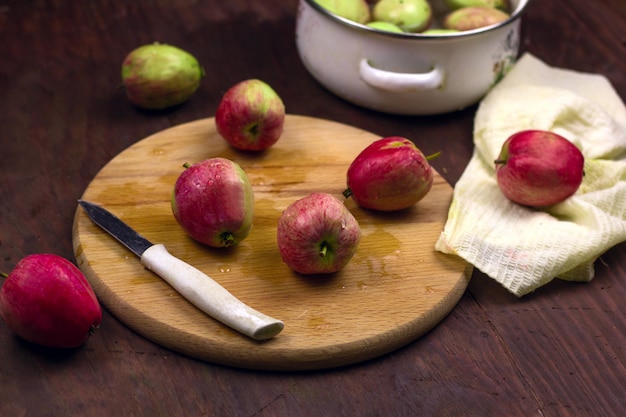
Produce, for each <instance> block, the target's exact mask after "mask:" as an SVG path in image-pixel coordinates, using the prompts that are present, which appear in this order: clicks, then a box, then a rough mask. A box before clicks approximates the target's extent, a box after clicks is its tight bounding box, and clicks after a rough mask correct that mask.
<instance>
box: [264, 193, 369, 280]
mask: <svg viewBox="0 0 626 417" xmlns="http://www.w3.org/2000/svg"><path fill="white" fill-rule="evenodd" d="M276 233H277V241H278V249H279V251H280V256H281V258H282V260H283V262H285V263H286V264H287V266H289V267H290V268H291V269H293V270H294V271H296V272H298V273H300V274H329V273H333V272H338V271H340V270H341V269H343V268H344V267H345V266H346V265H347V264H348V263H349V262H350V260H351V259H352V257H353V256H354V254H355V253H356V250H357V247H358V245H359V241H360V239H361V228H360V226H359V223H358V222H357V220H356V219H355V217H354V216H353V215H352V213H350V211H349V210H348V209H347V208H346V206H345V205H344V204H343V202H342V201H341V200H339V199H338V198H336V197H334V196H332V195H331V194H328V193H322V192H314V193H311V194H309V195H307V196H306V197H303V198H301V199H299V200H296V201H295V202H293V203H291V204H290V205H289V206H288V207H287V208H286V209H285V210H284V211H283V212H282V214H281V216H280V218H279V220H278V228H277V232H276Z"/></svg>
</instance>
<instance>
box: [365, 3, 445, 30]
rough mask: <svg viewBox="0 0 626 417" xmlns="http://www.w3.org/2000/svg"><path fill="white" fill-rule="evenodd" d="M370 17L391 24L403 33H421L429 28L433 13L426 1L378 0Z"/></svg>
mask: <svg viewBox="0 0 626 417" xmlns="http://www.w3.org/2000/svg"><path fill="white" fill-rule="evenodd" d="M372 17H373V19H374V20H382V21H384V22H390V23H393V24H395V25H397V26H399V27H400V28H401V29H402V30H403V31H405V32H421V31H423V30H425V29H427V28H428V26H430V24H431V22H432V20H433V12H432V9H431V7H430V4H429V3H428V1H427V0H380V1H379V2H377V3H376V4H375V5H374V8H373V10H372Z"/></svg>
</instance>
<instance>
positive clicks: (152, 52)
mask: <svg viewBox="0 0 626 417" xmlns="http://www.w3.org/2000/svg"><path fill="white" fill-rule="evenodd" d="M203 76H204V70H203V69H202V67H201V66H200V64H199V63H198V60H197V59H196V58H195V57H194V56H193V55H191V54H190V53H189V52H187V51H184V50H182V49H180V48H178V47H176V46H172V45H167V44H162V43H158V42H155V43H152V44H148V45H143V46H140V47H139V48H137V49H135V50H133V51H131V52H130V53H129V54H128V55H127V56H126V58H124V61H123V62H122V82H123V84H124V88H125V89H126V95H127V96H128V99H129V100H130V102H131V103H133V104H134V105H135V106H137V107H140V108H143V109H149V110H161V109H165V108H168V107H172V106H175V105H177V104H181V103H183V102H185V101H187V100H188V99H189V98H191V96H192V95H193V94H194V93H195V92H196V90H197V89H198V87H200V80H201V79H202V77H203Z"/></svg>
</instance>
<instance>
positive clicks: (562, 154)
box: [495, 130, 585, 207]
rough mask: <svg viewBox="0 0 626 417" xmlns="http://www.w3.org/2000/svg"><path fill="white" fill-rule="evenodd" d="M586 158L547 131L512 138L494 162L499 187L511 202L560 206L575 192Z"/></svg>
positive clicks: (563, 139)
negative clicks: (559, 204)
mask: <svg viewBox="0 0 626 417" xmlns="http://www.w3.org/2000/svg"><path fill="white" fill-rule="evenodd" d="M584 164H585V158H584V157H583V154H582V153H581V151H580V150H579V149H578V148H577V147H576V146H575V145H574V144H573V143H572V142H570V141H569V140H567V139H565V138H564V137H562V136H560V135H558V134H556V133H554V132H550V131H545V130H524V131H521V132H517V133H515V134H513V135H511V136H510V137H509V138H508V139H507V140H506V141H505V142H504V143H503V144H502V149H501V151H500V155H499V156H498V159H496V160H495V166H496V176H497V182H498V186H499V187H500V190H502V193H503V194H504V195H505V196H506V197H507V198H508V199H509V200H511V201H513V202H515V203H518V204H521V205H524V206H530V207H545V206H551V205H553V204H556V203H559V202H561V201H563V200H565V199H566V198H568V197H569V196H571V195H572V194H574V193H575V192H576V190H578V187H580V184H581V183H582V180H583V176H584Z"/></svg>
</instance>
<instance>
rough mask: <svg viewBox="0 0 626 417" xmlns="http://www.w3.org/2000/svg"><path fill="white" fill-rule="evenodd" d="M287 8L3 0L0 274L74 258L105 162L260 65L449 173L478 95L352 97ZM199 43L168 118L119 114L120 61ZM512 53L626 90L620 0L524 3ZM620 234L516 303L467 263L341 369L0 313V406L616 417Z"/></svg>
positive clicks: (325, 107)
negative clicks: (84, 207)
mask: <svg viewBox="0 0 626 417" xmlns="http://www.w3.org/2000/svg"><path fill="white" fill-rule="evenodd" d="M296 8H297V1H296V0H265V1H256V2H249V1H245V0H230V1H228V2H226V1H216V0H214V1H197V0H178V1H169V0H168V1H166V0H136V1H120V0H118V1H114V0H109V1H104V0H91V1H70V0H50V1H42V0H5V1H3V2H0V144H1V146H0V253H1V262H0V269H1V270H4V271H10V270H11V269H12V268H13V266H14V265H15V264H16V263H17V262H18V260H19V259H21V258H22V257H24V256H25V255H27V254H30V253H42V252H51V253H56V254H59V255H61V256H64V257H67V258H68V259H71V260H73V259H74V255H73V252H72V234H71V233H72V232H71V226H72V220H73V216H74V212H75V210H76V200H77V198H79V197H80V196H81V194H82V192H83V190H84V189H85V187H86V186H87V184H88V183H89V182H90V180H91V179H92V178H93V177H94V175H95V174H96V173H97V172H98V171H99V169H100V168H101V167H102V166H103V165H104V164H105V163H106V162H107V161H109V160H110V159H111V158H113V157H114V156H115V155H117V154H118V153H119V152H121V151H122V150H124V149H125V148H127V147H128V146H129V145H131V144H133V143H134V142H136V141H138V140H139V139H142V138H144V137H146V136H148V135H150V134H152V133H155V132H157V131H160V130H162V129H164V128H168V127H171V126H174V125H178V124H180V123H184V122H188V121H192V120H196V119H200V118H205V117H210V116H212V115H213V114H214V112H215V109H216V106H217V104H218V101H219V99H220V97H221V94H222V93H223V92H224V90H225V89H226V88H227V87H229V86H230V85H232V84H234V83H235V82H237V81H240V80H242V79H245V78H251V77H257V78H261V79H264V80H266V81H267V82H269V83H270V84H271V85H273V86H274V87H275V88H276V90H277V91H278V92H279V93H280V94H281V96H282V97H283V99H284V101H285V103H286V104H287V108H288V112H289V113H294V114H303V115H308V116H315V117H320V118H326V119H332V120H336V121H339V122H342V123H346V124H349V125H354V126H358V127H361V128H363V129H366V130H369V131H372V132H375V133H377V134H380V135H381V136H382V135H392V134H393V135H403V136H406V137H408V138H411V139H412V140H414V141H415V142H416V143H417V145H418V146H419V147H420V148H422V149H423V150H424V151H425V153H429V152H430V153H432V152H434V151H437V150H442V151H443V155H442V156H441V157H440V158H439V159H437V160H435V161H433V165H434V166H435V168H437V170H438V171H439V172H441V173H442V175H444V177H445V178H446V179H447V180H448V181H449V182H450V183H451V184H454V183H455V182H456V181H457V180H458V178H459V177H460V175H461V173H462V172H463V169H464V168H465V165H466V163H467V162H468V160H469V158H470V155H471V152H472V123H473V116H474V114H475V111H476V107H475V106H474V107H471V108H468V109H466V110H464V111H461V112H457V113H453V114H447V115H442V116H434V117H399V116H392V115H385V114H379V113H375V112H371V111H367V110H364V109H360V108H357V107H355V106H353V105H351V104H349V103H346V102H344V101H342V100H340V99H338V98H336V97H335V96H333V95H332V94H330V93H328V92H327V91H326V90H325V89H324V88H322V87H321V86H320V85H319V84H318V83H316V82H315V81H314V80H313V79H312V77H311V76H310V75H309V74H308V73H307V72H306V70H305V69H304V67H303V66H302V64H301V62H300V60H299V58H298V55H297V51H296V48H295V44H294V25H295V17H296ZM155 40H157V41H161V42H167V43H171V44H174V45H177V46H180V47H183V48H184V49H187V50H189V51H190V52H192V53H194V54H195V55H196V56H197V57H198V58H199V60H200V61H201V63H202V65H203V66H204V67H205V69H206V77H205V78H204V80H203V81H202V85H201V87H200V90H199V91H198V93H197V94H196V95H195V96H194V97H193V99H192V100H191V101H189V102H188V103H186V104H185V105H183V106H181V107H178V108H176V109H174V110H172V111H166V112H157V113H149V112H143V111H139V110H137V109H136V108H134V107H132V106H131V105H130V104H129V102H128V100H127V99H126V97H125V96H124V93H123V91H122V90H121V89H120V88H119V85H120V65H121V60H122V59H123V57H124V56H125V55H126V53H127V52H129V51H130V50H131V49H133V48H135V47H137V46H139V45H141V44H144V43H149V42H152V41H155ZM522 49H523V50H524V51H530V52H532V53H533V54H535V55H536V56H538V57H539V58H541V59H542V60H544V61H545V62H547V63H548V64H550V65H554V66H559V67H565V68H571V69H574V70H580V71H585V72H594V73H601V74H604V75H605V76H607V77H608V79H609V80H610V81H611V82H612V83H613V85H614V87H615V89H616V90H617V92H618V93H619V94H620V96H621V97H622V98H624V97H626V60H625V59H624V57H625V56H626V2H624V1H623V0H595V1H593V2H590V1H587V0H534V1H532V2H531V5H530V7H529V8H528V10H527V13H526V15H525V16H524V19H523V35H522ZM625 259H626V245H624V244H621V245H618V246H616V247H614V248H612V249H611V250H609V251H608V252H606V253H605V254H604V255H603V256H602V258H601V260H599V261H598V262H597V263H596V278H595V279H594V280H593V281H592V282H591V283H588V284H574V283H565V282H561V281H558V280H557V281H555V282H553V283H552V284H550V285H548V286H546V287H544V288H542V289H541V290H539V291H537V292H536V293H534V294H532V295H530V296H528V297H525V298H523V299H516V298H515V297H513V296H512V295H510V294H509V293H508V292H507V291H506V290H504V289H503V288H501V287H500V286H499V285H498V284H497V283H495V282H494V281H493V280H491V279H489V278H487V277H486V276H484V275H483V274H481V273H480V272H475V273H474V275H473V277H472V281H471V283H470V286H469V288H468V290H467V291H466V293H465V294H464V296H463V297H462V299H461V300H460V302H459V303H458V306H457V307H456V308H455V309H454V310H453V311H452V312H451V314H450V315H449V316H448V317H447V318H446V319H445V320H444V321H443V322H441V324H440V325H438V326H437V327H435V328H434V329H433V330H432V331H430V332H429V333H428V334H426V335H425V336H423V337H422V338H420V339H419V340H417V341H415V342H414V343H411V344H410V345H408V346H406V347H405V348H402V349H400V350H398V351H395V352H393V353H391V354H388V355H386V356H383V357H380V358H378V359H375V360H371V361H369V362H367V363H361V364H357V365H352V366H348V367H343V368H340V369H332V370H324V371H316V372H294V373H274V372H258V371H248V370H241V369H233V368H228V367H223V366H218V365H214V364H210V363H205V362H201V361H198V360H195V359H191V358H188V357H185V356H182V355H180V354H178V353H175V352H172V351H169V350H166V349H164V348H162V347H160V346H158V345H156V344H154V343H152V342H151V341H148V340H146V339H144V338H142V337H141V336H139V335H137V334H136V333H135V332H133V331H132V330H130V329H129V328H127V327H125V326H124V325H123V324H122V323H121V322H119V321H118V320H117V319H116V318H115V317H114V316H112V315H111V314H110V313H108V312H106V311H105V312H104V321H103V324H102V327H101V328H100V330H99V331H98V333H97V334H96V335H95V336H94V337H92V338H91V339H90V340H89V341H88V342H87V344H86V345H84V347H82V348H80V349H77V350H75V351H71V352H65V353H63V352H55V351H50V350H48V349H42V348H38V347H35V346H32V345H30V344H28V343H25V342H23V341H21V340H20V339H19V338H17V337H15V336H14V335H13V334H12V333H11V331H10V330H9V329H8V328H7V326H6V324H5V323H4V322H1V321H0V415H2V416H7V417H10V416H95V415H107V416H153V417H154V416H194V417H197V416H246V417H251V416H296V415H297V416H315V417H317V416H335V417H336V416H481V417H484V416H524V417H528V416H537V417H539V416H543V417H545V416H570V415H571V416H594V417H595V416H616V417H617V416H624V415H626V317H625V311H626V309H625V307H624V306H625V305H626V302H625V301H626V260H625Z"/></svg>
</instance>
